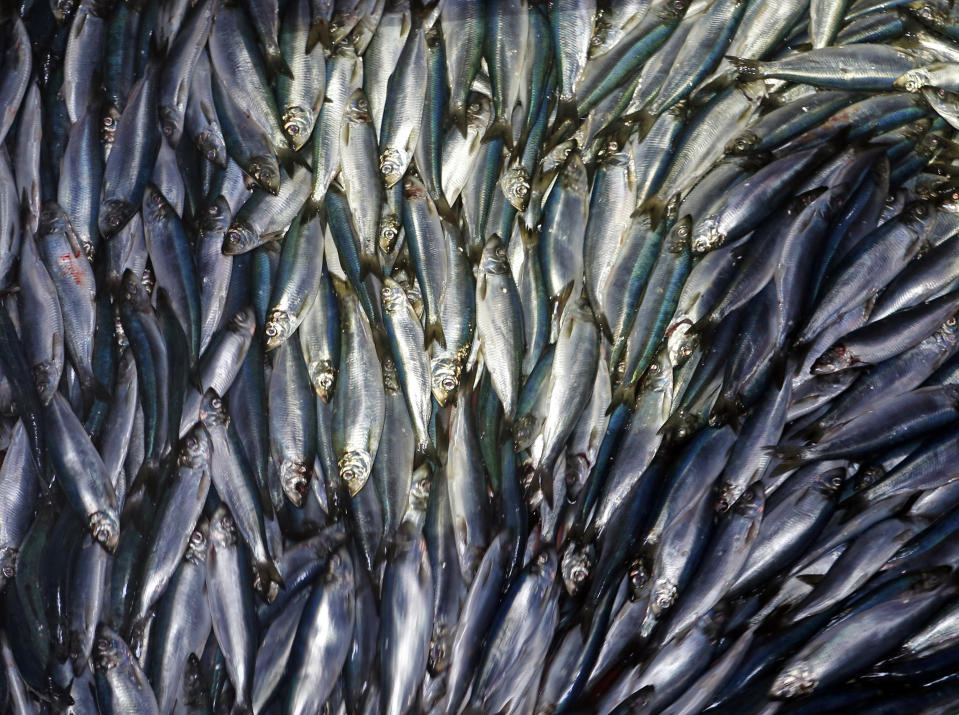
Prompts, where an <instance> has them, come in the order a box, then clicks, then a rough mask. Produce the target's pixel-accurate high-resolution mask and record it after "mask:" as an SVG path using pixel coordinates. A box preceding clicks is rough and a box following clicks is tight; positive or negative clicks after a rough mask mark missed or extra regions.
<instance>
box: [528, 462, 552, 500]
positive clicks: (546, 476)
mask: <svg viewBox="0 0 959 715" xmlns="http://www.w3.org/2000/svg"><path fill="white" fill-rule="evenodd" d="M552 476H553V475H552V471H551V470H550V469H549V468H548V467H547V466H546V465H545V464H541V465H540V466H538V467H537V468H536V471H534V472H533V483H535V484H538V485H539V488H540V491H541V492H543V500H544V501H545V502H546V504H547V505H548V506H549V508H550V509H552V508H553V496H554V495H553V479H552Z"/></svg>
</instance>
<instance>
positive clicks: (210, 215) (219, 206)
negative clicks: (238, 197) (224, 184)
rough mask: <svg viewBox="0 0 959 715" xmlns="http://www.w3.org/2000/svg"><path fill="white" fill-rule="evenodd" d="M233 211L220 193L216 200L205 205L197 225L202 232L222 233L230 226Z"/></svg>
mask: <svg viewBox="0 0 959 715" xmlns="http://www.w3.org/2000/svg"><path fill="white" fill-rule="evenodd" d="M232 220H233V213H232V212H231V211H230V204H229V203H228V202H227V200H226V197H225V196H223V195H222V194H220V195H219V196H217V197H216V201H214V202H213V203H211V204H210V205H209V206H207V207H206V208H205V209H204V210H203V211H202V212H201V213H200V217H199V226H200V231H201V232H202V233H213V234H222V233H225V232H226V230H227V229H228V228H229V227H230V222H231V221H232Z"/></svg>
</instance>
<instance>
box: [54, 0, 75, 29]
mask: <svg viewBox="0 0 959 715" xmlns="http://www.w3.org/2000/svg"><path fill="white" fill-rule="evenodd" d="M79 4H80V0H53V2H51V3H50V11H51V12H52V13H53V17H54V18H55V19H56V21H57V24H59V25H62V24H63V23H65V22H67V21H68V20H69V19H70V17H71V16H72V15H73V13H74V11H75V10H76V9H77V5H79Z"/></svg>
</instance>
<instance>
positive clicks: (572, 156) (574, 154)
mask: <svg viewBox="0 0 959 715" xmlns="http://www.w3.org/2000/svg"><path fill="white" fill-rule="evenodd" d="M558 181H559V185H560V186H561V187H562V188H563V189H565V190H566V191H573V192H576V193H578V194H584V195H585V194H586V192H587V190H588V186H589V179H588V178H587V176H586V165H585V164H584V163H583V156H582V154H580V153H579V150H577V149H573V150H571V151H570V152H569V155H568V156H567V157H566V165H565V166H564V167H563V170H562V172H560V175H559V179H558Z"/></svg>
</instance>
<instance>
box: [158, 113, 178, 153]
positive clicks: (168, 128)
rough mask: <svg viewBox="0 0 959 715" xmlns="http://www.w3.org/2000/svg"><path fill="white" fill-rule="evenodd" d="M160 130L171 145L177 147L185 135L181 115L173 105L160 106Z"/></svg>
mask: <svg viewBox="0 0 959 715" xmlns="http://www.w3.org/2000/svg"><path fill="white" fill-rule="evenodd" d="M159 114H160V130H161V131H162V132H163V136H165V137H166V140H167V141H168V142H170V146H171V147H173V148H174V149H176V146H177V144H179V143H180V139H181V138H182V136H183V127H182V125H181V122H180V115H179V113H178V112H177V111H176V109H174V108H173V107H160V110H159Z"/></svg>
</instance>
